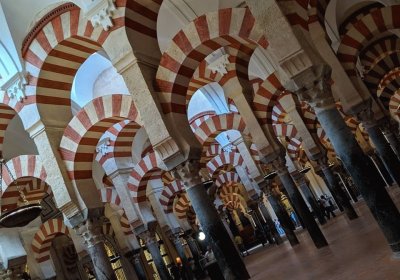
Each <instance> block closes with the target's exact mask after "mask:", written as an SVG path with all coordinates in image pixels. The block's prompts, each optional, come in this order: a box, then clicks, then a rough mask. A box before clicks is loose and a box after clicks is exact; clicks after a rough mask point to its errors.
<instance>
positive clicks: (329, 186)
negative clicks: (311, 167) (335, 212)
mask: <svg viewBox="0 0 400 280" xmlns="http://www.w3.org/2000/svg"><path fill="white" fill-rule="evenodd" d="M316 173H317V175H318V176H319V177H321V178H322V180H324V182H325V185H326V186H327V188H328V189H329V192H330V193H331V194H332V197H333V199H334V200H335V202H336V204H337V206H338V208H339V210H340V212H343V211H344V208H343V206H342V204H340V201H339V199H338V197H337V196H336V193H335V192H334V191H333V189H332V187H331V185H330V184H329V182H328V180H327V179H326V177H325V174H324V172H323V171H322V170H321V169H320V170H316Z"/></svg>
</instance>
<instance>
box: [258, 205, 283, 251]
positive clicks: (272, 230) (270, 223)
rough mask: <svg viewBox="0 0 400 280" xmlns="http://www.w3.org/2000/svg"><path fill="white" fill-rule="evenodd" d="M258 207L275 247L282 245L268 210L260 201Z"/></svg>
mask: <svg viewBox="0 0 400 280" xmlns="http://www.w3.org/2000/svg"><path fill="white" fill-rule="evenodd" d="M258 207H259V208H260V211H261V214H262V216H263V217H264V219H265V222H266V224H267V227H268V230H269V231H270V233H271V235H272V237H273V238H274V240H275V243H276V245H279V244H282V242H283V241H282V238H281V236H280V235H279V233H278V231H277V229H276V227H275V224H274V221H272V218H271V215H270V214H269V212H268V209H267V207H266V206H265V204H264V202H263V201H260V202H259V204H258Z"/></svg>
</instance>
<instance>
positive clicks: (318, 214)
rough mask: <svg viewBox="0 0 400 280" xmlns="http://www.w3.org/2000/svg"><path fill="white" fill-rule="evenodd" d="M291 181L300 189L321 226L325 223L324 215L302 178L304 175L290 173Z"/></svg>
mask: <svg viewBox="0 0 400 280" xmlns="http://www.w3.org/2000/svg"><path fill="white" fill-rule="evenodd" d="M292 176H293V179H295V180H296V182H297V184H298V186H299V187H300V190H301V192H302V193H303V195H304V196H305V198H306V200H307V201H308V203H309V204H310V206H311V208H312V210H313V212H314V214H315V216H316V217H317V219H318V221H319V223H320V224H321V225H323V224H325V223H326V219H325V216H324V214H323V213H322V211H321V208H320V207H319V205H318V203H317V201H316V200H315V197H314V195H313V194H312V192H311V190H310V186H309V185H308V183H307V181H306V179H305V178H304V175H303V174H301V173H299V172H298V171H296V172H292Z"/></svg>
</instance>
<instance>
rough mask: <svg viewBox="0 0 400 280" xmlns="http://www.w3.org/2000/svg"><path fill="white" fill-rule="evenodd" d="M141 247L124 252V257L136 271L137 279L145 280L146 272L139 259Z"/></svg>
mask: <svg viewBox="0 0 400 280" xmlns="http://www.w3.org/2000/svg"><path fill="white" fill-rule="evenodd" d="M141 251H142V250H141V249H135V250H133V251H130V252H128V253H126V254H125V257H126V258H127V259H128V260H129V261H130V263H131V264H132V265H133V269H134V270H135V272H136V275H137V278H138V280H146V272H145V270H144V267H143V263H142V260H141Z"/></svg>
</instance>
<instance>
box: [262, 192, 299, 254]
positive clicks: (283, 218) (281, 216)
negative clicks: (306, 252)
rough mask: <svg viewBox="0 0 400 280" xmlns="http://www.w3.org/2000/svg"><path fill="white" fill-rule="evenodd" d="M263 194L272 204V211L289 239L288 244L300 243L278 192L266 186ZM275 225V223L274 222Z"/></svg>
mask: <svg viewBox="0 0 400 280" xmlns="http://www.w3.org/2000/svg"><path fill="white" fill-rule="evenodd" d="M265 195H266V196H267V199H268V201H269V203H270V204H271V206H272V209H274V212H275V214H276V216H277V217H278V220H279V222H280V224H281V226H282V228H283V230H284V231H285V235H286V238H287V239H288V240H289V243H290V245H292V247H293V246H295V245H297V244H300V241H299V240H298V239H297V236H296V234H295V233H294V225H293V223H292V221H291V220H290V217H289V215H288V213H287V212H286V210H285V208H284V207H283V206H282V204H281V203H280V202H279V196H280V195H279V194H278V193H276V192H275V191H274V190H273V189H271V188H268V189H267V190H266V193H265ZM274 227H275V224H274Z"/></svg>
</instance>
